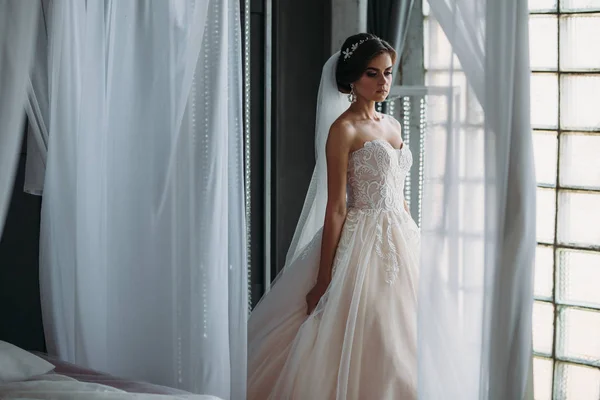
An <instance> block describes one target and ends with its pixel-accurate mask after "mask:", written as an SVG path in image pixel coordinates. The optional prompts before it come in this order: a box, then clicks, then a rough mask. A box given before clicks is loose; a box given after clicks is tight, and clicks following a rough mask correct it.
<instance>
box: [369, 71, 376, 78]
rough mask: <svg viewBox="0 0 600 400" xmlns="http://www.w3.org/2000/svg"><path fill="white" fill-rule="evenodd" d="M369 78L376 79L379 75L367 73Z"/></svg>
mask: <svg viewBox="0 0 600 400" xmlns="http://www.w3.org/2000/svg"><path fill="white" fill-rule="evenodd" d="M367 76H368V77H370V78H374V77H376V76H377V73H376V72H367Z"/></svg>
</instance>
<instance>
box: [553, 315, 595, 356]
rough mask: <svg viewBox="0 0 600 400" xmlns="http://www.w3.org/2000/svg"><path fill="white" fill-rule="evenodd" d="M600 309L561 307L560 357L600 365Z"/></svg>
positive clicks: (559, 329) (559, 321)
mask: <svg viewBox="0 0 600 400" xmlns="http://www.w3.org/2000/svg"><path fill="white" fill-rule="evenodd" d="M599 339H600V311H589V310H582V309H576V308H571V307H560V309H559V315H558V346H557V353H558V356H559V357H560V358H564V359H568V360H574V361H583V360H584V361H586V362H589V363H592V364H594V365H597V366H600V340H599Z"/></svg>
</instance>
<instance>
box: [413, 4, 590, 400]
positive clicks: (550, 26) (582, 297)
mask: <svg viewBox="0 0 600 400" xmlns="http://www.w3.org/2000/svg"><path fill="white" fill-rule="evenodd" d="M529 9H530V23H529V27H530V58H531V68H532V74H531V123H532V128H533V132H532V135H533V144H534V152H535V164H536V174H537V185H538V189H537V202H538V204H537V206H538V210H537V241H538V246H537V251H536V265H535V288H534V295H535V304H534V310H533V348H534V388H535V399H536V400H553V399H568V400H571V399H572V400H587V399H590V400H592V399H593V400H598V399H600V0H529ZM428 14H429V7H428V5H427V1H426V0H425V1H423V18H424V19H423V22H424V35H425V39H424V45H425V49H424V51H425V73H426V82H427V85H435V84H436V83H437V82H438V80H440V81H442V82H444V81H447V78H446V77H445V75H444V74H447V66H446V65H447V60H449V59H451V54H450V53H448V54H429V53H430V52H433V51H436V52H443V51H444V50H445V49H446V50H447V49H449V48H450V47H449V45H446V42H447V39H446V37H445V35H444V34H443V32H441V30H439V29H438V28H439V26H437V25H435V24H433V23H432V21H430V19H429V17H428ZM438 59H439V60H442V61H443V62H442V63H441V64H439V65H438V63H437V62H436V60H438ZM453 63H454V66H455V72H454V76H455V77H457V78H459V79H460V78H461V77H462V73H461V69H460V63H459V61H458V60H457V59H456V58H454V60H453ZM438 78H439V79H438ZM463 95H464V98H465V99H467V100H466V101H468V95H469V93H464V94H463ZM464 109H465V110H468V109H469V107H465V108H464ZM462 119H463V121H464V120H466V121H470V120H471V118H470V117H469V116H468V115H467V116H465V117H463V118H462ZM475 119H476V118H475Z"/></svg>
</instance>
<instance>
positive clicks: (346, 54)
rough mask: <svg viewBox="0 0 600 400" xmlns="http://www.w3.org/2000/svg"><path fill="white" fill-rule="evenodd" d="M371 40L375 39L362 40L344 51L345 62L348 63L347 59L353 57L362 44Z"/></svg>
mask: <svg viewBox="0 0 600 400" xmlns="http://www.w3.org/2000/svg"><path fill="white" fill-rule="evenodd" d="M371 39H373V38H366V39H361V40H359V41H358V42H356V43H354V44H353V45H352V46H350V47H348V48H347V49H346V50H344V51H342V54H343V55H344V61H346V60H347V59H349V58H350V57H352V54H354V52H355V51H356V49H357V48H358V46H360V45H361V44H363V43H364V42H366V41H367V40H371Z"/></svg>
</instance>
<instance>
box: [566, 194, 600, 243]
mask: <svg viewBox="0 0 600 400" xmlns="http://www.w3.org/2000/svg"><path fill="white" fill-rule="evenodd" d="M559 204H560V205H559V208H558V240H559V242H561V243H566V244H579V245H594V244H596V245H597V244H598V243H600V207H599V205H600V194H598V193H581V192H570V191H562V192H561V193H560V195H559Z"/></svg>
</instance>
